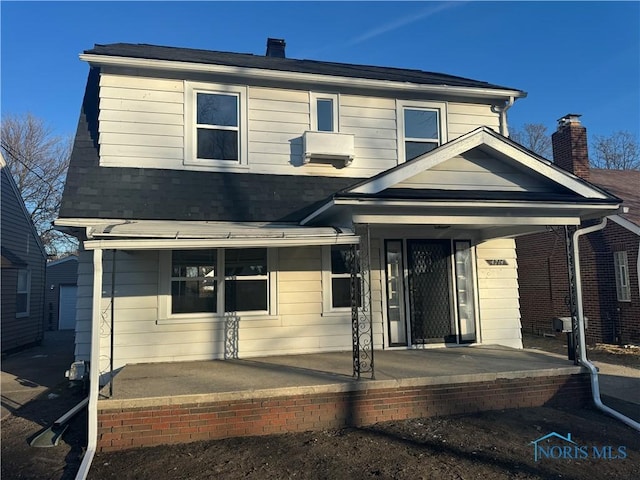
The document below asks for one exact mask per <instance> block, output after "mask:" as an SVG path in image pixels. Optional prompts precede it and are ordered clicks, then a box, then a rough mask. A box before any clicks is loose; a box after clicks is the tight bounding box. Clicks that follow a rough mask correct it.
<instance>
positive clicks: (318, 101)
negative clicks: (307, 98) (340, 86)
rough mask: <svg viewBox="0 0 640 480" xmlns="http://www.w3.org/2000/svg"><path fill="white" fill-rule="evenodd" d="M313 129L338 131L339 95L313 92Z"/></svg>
mask: <svg viewBox="0 0 640 480" xmlns="http://www.w3.org/2000/svg"><path fill="white" fill-rule="evenodd" d="M311 130H315V131H318V132H337V131H338V96H337V95H334V94H324V93H311Z"/></svg>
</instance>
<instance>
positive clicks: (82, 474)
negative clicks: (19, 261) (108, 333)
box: [76, 248, 102, 480]
mask: <svg viewBox="0 0 640 480" xmlns="http://www.w3.org/2000/svg"><path fill="white" fill-rule="evenodd" d="M91 298H92V304H91V356H90V362H91V363H90V364H89V407H88V412H87V413H88V442H87V452H86V453H85V456H84V458H83V459H82V464H81V465H80V468H79V469H78V474H77V475H76V480H83V479H85V478H87V474H88V473H89V468H90V467H91V462H92V460H93V456H94V454H95V452H96V447H97V444H98V394H99V391H100V307H101V301H102V249H100V248H96V249H95V250H94V251H93V293H92V297H91Z"/></svg>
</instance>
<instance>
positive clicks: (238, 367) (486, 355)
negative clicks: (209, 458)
mask: <svg viewBox="0 0 640 480" xmlns="http://www.w3.org/2000/svg"><path fill="white" fill-rule="evenodd" d="M374 361H375V380H370V379H369V378H368V376H367V375H364V378H363V379H361V380H359V381H358V380H357V379H355V378H353V376H352V368H353V367H352V354H351V352H333V353H322V354H305V355H285V356H273V357H258V358H249V359H234V360H211V361H196V362H172V363H149V364H135V365H127V366H125V367H124V368H122V369H121V370H120V371H119V373H118V374H117V375H116V376H115V377H114V381H113V395H112V396H110V394H109V392H110V389H109V386H108V385H107V386H106V387H104V388H103V389H102V391H101V398H100V403H101V404H102V405H103V406H104V407H107V405H108V408H129V407H134V406H135V407H141V406H149V407H150V406H161V405H176V404H180V403H184V402H186V401H189V402H201V401H220V400H228V399H232V398H233V399H236V400H237V399H241V398H252V399H256V398H269V397H272V396H274V395H278V396H279V395H290V394H297V395H299V394H315V393H325V392H346V391H361V390H369V389H372V388H375V389H379V388H399V387H416V386H424V385H442V384H450V385H451V384H462V383H471V382H487V381H495V380H497V379H517V378H525V377H553V376H561V375H572V374H577V373H583V372H584V371H585V370H583V369H582V368H581V367H577V366H575V365H573V363H572V362H571V361H569V360H566V359H562V358H558V357H557V356H553V355H548V354H545V353H541V352H537V351H531V350H517V349H512V348H507V347H501V346H474V347H456V348H437V349H423V350H384V351H375V352H374Z"/></svg>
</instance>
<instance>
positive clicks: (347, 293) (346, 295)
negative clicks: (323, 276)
mask: <svg viewBox="0 0 640 480" xmlns="http://www.w3.org/2000/svg"><path fill="white" fill-rule="evenodd" d="M356 252H357V253H356V258H353V251H352V246H351V245H332V246H331V250H330V255H331V270H330V273H331V275H330V276H331V284H330V289H331V290H330V291H331V305H330V308H331V309H332V310H339V309H351V267H352V264H353V262H354V261H355V262H357V263H356V268H358V278H359V282H358V284H357V287H356V288H357V302H358V306H360V305H361V304H362V300H361V295H362V293H361V292H362V279H361V278H360V271H359V268H360V265H359V263H360V262H359V258H358V256H357V255H358V253H359V250H356Z"/></svg>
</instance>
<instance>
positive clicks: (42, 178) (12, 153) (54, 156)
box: [0, 114, 77, 257]
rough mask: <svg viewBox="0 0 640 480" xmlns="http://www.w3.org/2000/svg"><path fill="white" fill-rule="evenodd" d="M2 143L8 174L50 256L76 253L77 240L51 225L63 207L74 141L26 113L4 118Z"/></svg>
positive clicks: (1, 132) (0, 132)
mask: <svg viewBox="0 0 640 480" xmlns="http://www.w3.org/2000/svg"><path fill="white" fill-rule="evenodd" d="M0 140H1V146H2V152H3V154H4V157H5V160H6V162H7V166H8V167H9V171H10V172H11V174H12V175H13V178H14V180H15V182H16V184H17V186H18V188H19V189H20V192H21V193H22V198H23V199H24V203H25V206H26V207H27V210H28V211H29V214H30V215H31V220H32V221H33V223H34V225H35V227H36V230H37V231H38V234H39V235H40V239H41V240H42V243H43V244H44V246H45V248H46V250H47V254H49V255H51V256H55V257H59V256H63V255H64V254H66V253H70V252H72V251H74V250H76V249H77V243H76V241H75V239H73V238H72V237H69V236H67V235H64V234H63V233H61V232H58V231H57V230H54V228H53V225H52V222H53V220H55V218H56V217H57V216H58V210H59V208H60V201H61V198H62V190H63V188H64V180H65V176H66V172H67V168H68V166H69V157H70V154H71V139H70V138H63V137H59V136H55V135H53V133H52V130H51V128H50V127H49V126H48V125H46V124H45V122H44V121H43V120H42V119H40V118H38V117H35V116H33V115H31V114H26V115H20V116H18V115H7V116H5V117H3V119H2V125H1V130H0Z"/></svg>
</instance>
